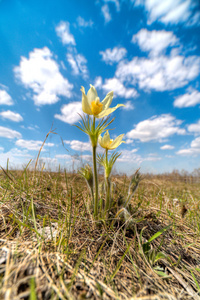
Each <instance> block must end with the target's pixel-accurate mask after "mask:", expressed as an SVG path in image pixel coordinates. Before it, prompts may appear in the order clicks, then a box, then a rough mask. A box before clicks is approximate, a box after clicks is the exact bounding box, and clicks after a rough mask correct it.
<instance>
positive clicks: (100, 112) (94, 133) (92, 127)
mask: <svg viewBox="0 0 200 300" xmlns="http://www.w3.org/2000/svg"><path fill="white" fill-rule="evenodd" d="M81 92H82V110H83V112H84V113H85V114H86V116H83V117H81V118H82V123H80V125H81V126H77V125H76V127H78V128H79V129H80V130H82V131H83V132H85V133H86V134H87V135H89V137H90V141H91V145H92V148H93V180H92V184H93V185H94V188H93V187H92V186H91V183H90V184H89V181H88V178H87V177H88V174H89V171H88V170H89V168H88V166H87V167H86V169H82V171H81V174H82V175H83V176H84V177H85V179H86V180H87V182H88V184H89V186H90V189H91V194H92V201H93V204H94V216H95V217H96V218H97V217H98V212H99V206H98V204H99V202H98V178H97V159H96V156H97V155H96V148H97V144H98V143H99V145H100V146H101V147H102V148H104V149H105V153H104V154H103V155H101V156H100V155H98V163H99V164H101V165H102V166H103V167H104V169H105V190H106V201H105V205H104V211H105V213H106V214H107V213H108V212H109V209H110V208H111V204H112V203H111V197H110V190H111V182H110V174H111V171H112V167H113V165H114V163H115V161H116V159H117V158H118V157H119V156H120V154H119V153H118V152H116V153H113V154H112V155H111V156H110V159H109V157H108V151H109V150H114V149H116V148H117V147H118V146H119V145H121V144H122V143H124V141H122V138H123V136H124V134H121V135H119V136H118V137H117V138H115V139H114V140H113V139H111V138H110V134H109V131H108V129H107V127H108V126H109V125H110V124H111V123H112V122H113V121H114V119H112V120H111V121H108V119H109V117H108V116H109V115H110V114H111V113H112V112H114V111H115V110H116V109H117V108H119V107H121V106H124V105H123V104H117V105H116V106H115V107H110V105H111V103H112V100H113V92H109V93H108V94H107V95H106V97H105V98H104V100H103V101H102V102H100V99H99V97H98V94H97V91H96V89H95V87H94V86H93V85H90V89H89V91H88V92H87V94H86V93H85V88H84V87H83V86H82V87H81ZM104 117H106V119H104ZM96 119H101V120H99V123H98V124H96ZM104 132H105V134H104V135H103V137H102V136H101V134H102V133H104ZM90 177H91V176H90Z"/></svg>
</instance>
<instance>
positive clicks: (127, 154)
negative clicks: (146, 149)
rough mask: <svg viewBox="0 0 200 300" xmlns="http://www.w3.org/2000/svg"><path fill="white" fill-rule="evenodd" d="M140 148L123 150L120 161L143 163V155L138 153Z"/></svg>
mask: <svg viewBox="0 0 200 300" xmlns="http://www.w3.org/2000/svg"><path fill="white" fill-rule="evenodd" d="M137 151H138V149H132V150H123V152H122V154H121V155H120V157H119V158H118V160H117V161H118V162H130V163H131V162H134V163H136V164H141V163H142V157H141V156H140V155H139V154H136V153H135V152H137Z"/></svg>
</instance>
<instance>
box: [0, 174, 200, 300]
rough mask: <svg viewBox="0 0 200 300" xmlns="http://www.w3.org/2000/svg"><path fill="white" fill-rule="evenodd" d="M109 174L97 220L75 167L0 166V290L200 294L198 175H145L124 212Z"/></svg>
mask: <svg viewBox="0 0 200 300" xmlns="http://www.w3.org/2000/svg"><path fill="white" fill-rule="evenodd" d="M100 179H101V178H100ZM112 180H113V182H114V183H115V185H114V186H115V191H113V194H112V195H113V196H112V197H113V203H114V208H113V211H112V212H111V213H110V215H109V216H108V220H107V219H105V218H104V219H103V218H101V217H99V219H98V220H97V219H94V217H93V213H92V209H91V203H90V193H89V191H88V187H87V185H86V183H85V181H84V179H83V178H82V177H81V176H80V175H79V174H76V173H74V174H69V173H66V172H57V173H52V172H44V171H40V172H39V171H37V172H34V171H32V172H31V171H28V170H27V169H25V170H24V171H14V170H10V171H9V170H2V171H1V172H0V299H31V300H33V299H146V300H147V299H200V178H196V177H191V176H186V177H183V176H178V177H177V176H174V174H167V175H163V176H152V175H143V179H142V180H141V182H140V184H139V187H138V189H137V191H136V192H135V194H134V196H133V197H132V199H131V203H130V205H129V207H128V211H129V213H130V215H129V216H130V217H129V218H128V219H126V218H125V219H124V218H122V217H120V216H119V217H117V218H116V217H115V216H116V212H117V211H119V209H120V208H121V203H122V202H123V201H122V200H123V199H124V198H126V195H127V191H128V186H129V181H130V178H129V177H127V176H125V175H123V176H119V175H115V176H113V178H112ZM100 196H102V197H101V198H102V199H103V198H104V195H103V194H102V195H100ZM102 201H103V200H102Z"/></svg>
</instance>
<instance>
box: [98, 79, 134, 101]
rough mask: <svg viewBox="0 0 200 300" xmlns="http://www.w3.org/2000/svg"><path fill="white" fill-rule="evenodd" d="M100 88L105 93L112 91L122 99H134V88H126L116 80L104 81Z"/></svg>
mask: <svg viewBox="0 0 200 300" xmlns="http://www.w3.org/2000/svg"><path fill="white" fill-rule="evenodd" d="M102 88H103V89H104V90H106V91H108V92H109V91H114V94H115V95H117V96H119V97H123V98H126V99H127V98H134V97H136V96H137V91H136V90H135V89H134V88H126V87H125V86H124V85H123V83H121V81H120V80H119V79H118V78H110V79H106V80H105V83H104V84H103V85H102Z"/></svg>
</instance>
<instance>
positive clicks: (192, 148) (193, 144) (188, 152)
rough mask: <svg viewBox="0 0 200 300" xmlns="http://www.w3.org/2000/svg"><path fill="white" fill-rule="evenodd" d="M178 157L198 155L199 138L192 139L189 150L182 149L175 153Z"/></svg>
mask: <svg viewBox="0 0 200 300" xmlns="http://www.w3.org/2000/svg"><path fill="white" fill-rule="evenodd" d="M176 154H178V155H183V156H187V155H189V156H197V155H199V154H200V137H198V138H196V139H194V140H193V141H192V142H191V144H190V148H187V149H182V150H179V151H178V152H176Z"/></svg>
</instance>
